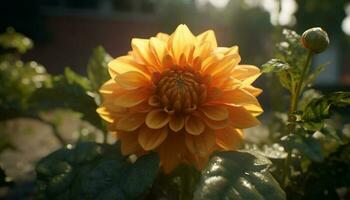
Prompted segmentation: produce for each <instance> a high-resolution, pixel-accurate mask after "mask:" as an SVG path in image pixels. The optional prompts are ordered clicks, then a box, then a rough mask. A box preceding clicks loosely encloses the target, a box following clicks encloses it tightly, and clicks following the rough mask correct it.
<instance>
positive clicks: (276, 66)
mask: <svg viewBox="0 0 350 200" xmlns="http://www.w3.org/2000/svg"><path fill="white" fill-rule="evenodd" d="M289 68H290V66H289V64H288V63H286V62H285V61H282V60H279V59H271V60H269V61H268V62H267V63H265V64H263V65H262V66H261V69H262V72H264V73H269V72H280V71H283V70H287V69H289Z"/></svg>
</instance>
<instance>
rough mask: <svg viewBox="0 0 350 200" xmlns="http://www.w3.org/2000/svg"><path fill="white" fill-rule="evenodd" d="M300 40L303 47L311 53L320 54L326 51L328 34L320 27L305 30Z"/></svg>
mask: <svg viewBox="0 0 350 200" xmlns="http://www.w3.org/2000/svg"><path fill="white" fill-rule="evenodd" d="M301 38H302V40H301V41H302V44H303V46H304V47H305V48H307V49H309V50H310V51H312V52H313V53H321V52H322V51H324V50H326V49H327V47H328V45H329V38H328V34H327V32H326V31H324V30H322V28H320V27H315V28H310V29H308V30H306V31H305V32H304V33H303V35H302V36H301Z"/></svg>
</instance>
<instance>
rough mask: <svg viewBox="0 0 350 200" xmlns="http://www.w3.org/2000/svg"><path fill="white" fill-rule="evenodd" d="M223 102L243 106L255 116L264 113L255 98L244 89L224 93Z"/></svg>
mask: <svg viewBox="0 0 350 200" xmlns="http://www.w3.org/2000/svg"><path fill="white" fill-rule="evenodd" d="M220 101H221V102H224V103H229V104H235V105H238V106H243V107H244V108H245V109H247V110H248V111H249V112H251V113H252V114H253V115H254V116H257V115H259V114H261V113H262V112H263V109H262V107H261V105H260V103H259V102H258V100H257V99H256V97H255V96H253V95H252V94H250V93H249V92H247V91H245V90H243V89H234V90H227V91H224V92H223V94H222V97H221V99H220Z"/></svg>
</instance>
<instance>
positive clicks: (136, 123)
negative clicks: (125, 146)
mask: <svg viewBox="0 0 350 200" xmlns="http://www.w3.org/2000/svg"><path fill="white" fill-rule="evenodd" d="M145 117H146V114H145V113H131V114H129V115H126V116H124V117H122V118H120V119H119V120H118V122H117V129H118V130H122V131H128V132H130V131H134V130H136V129H138V128H139V127H140V126H141V125H142V124H143V123H144V122H145Z"/></svg>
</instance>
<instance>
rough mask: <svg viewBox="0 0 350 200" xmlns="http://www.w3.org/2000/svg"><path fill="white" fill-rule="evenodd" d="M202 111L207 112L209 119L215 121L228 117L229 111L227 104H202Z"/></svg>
mask: <svg viewBox="0 0 350 200" xmlns="http://www.w3.org/2000/svg"><path fill="white" fill-rule="evenodd" d="M199 110H200V111H201V112H203V113H204V114H205V116H207V117H208V118H209V119H212V120H215V121H221V120H225V119H227V118H228V111H227V109H226V107H225V106H220V105H208V106H201V107H200V109H199Z"/></svg>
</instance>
